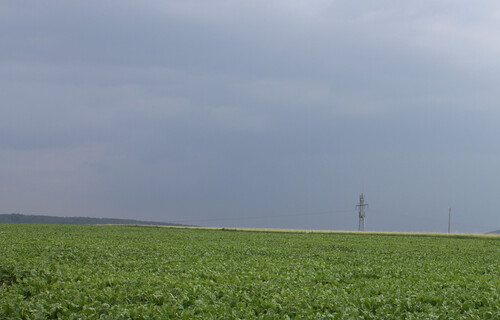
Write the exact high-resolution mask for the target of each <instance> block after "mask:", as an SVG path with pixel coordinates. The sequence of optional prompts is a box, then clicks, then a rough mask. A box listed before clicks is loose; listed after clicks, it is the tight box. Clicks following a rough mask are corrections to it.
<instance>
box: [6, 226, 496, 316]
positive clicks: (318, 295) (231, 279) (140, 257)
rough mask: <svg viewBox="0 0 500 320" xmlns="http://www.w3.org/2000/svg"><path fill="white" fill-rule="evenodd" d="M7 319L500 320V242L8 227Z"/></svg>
mask: <svg viewBox="0 0 500 320" xmlns="http://www.w3.org/2000/svg"><path fill="white" fill-rule="evenodd" d="M0 282H1V285H0V308H1V309H0V319H56V318H60V319H141V318H144V319H178V318H180V319H240V318H241V319H288V318H290V319H500V238H498V237H490V238H488V237H467V236H462V237H446V236H416V235H376V234H364V235H360V234H342V233H330V234H319V233H297V232H295V233H292V232H289V233H287V232H280V233H277V232H244V231H228V230H196V229H180V228H160V227H131V226H69V225H66V226H62V225H16V224H0Z"/></svg>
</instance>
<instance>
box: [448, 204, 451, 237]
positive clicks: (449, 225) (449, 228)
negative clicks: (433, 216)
mask: <svg viewBox="0 0 500 320" xmlns="http://www.w3.org/2000/svg"><path fill="white" fill-rule="evenodd" d="M450 230H451V208H448V233H450Z"/></svg>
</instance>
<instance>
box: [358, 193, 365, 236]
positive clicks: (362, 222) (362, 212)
mask: <svg viewBox="0 0 500 320" xmlns="http://www.w3.org/2000/svg"><path fill="white" fill-rule="evenodd" d="M365 207H368V204H367V203H366V204H365V196H364V195H363V194H360V195H359V204H358V205H357V206H356V209H358V208H359V229H358V230H359V231H365Z"/></svg>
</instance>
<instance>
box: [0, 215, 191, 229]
mask: <svg viewBox="0 0 500 320" xmlns="http://www.w3.org/2000/svg"><path fill="white" fill-rule="evenodd" d="M0 223H40V224H140V225H155V226H183V225H181V224H176V223H167V222H155V221H140V220H132V219H113V218H88V217H54V216H38V215H24V214H19V213H11V214H0Z"/></svg>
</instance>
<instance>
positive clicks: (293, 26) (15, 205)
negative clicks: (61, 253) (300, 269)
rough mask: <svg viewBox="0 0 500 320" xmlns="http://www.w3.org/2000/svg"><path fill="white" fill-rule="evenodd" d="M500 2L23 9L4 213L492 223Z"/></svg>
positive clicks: (433, 226)
mask: <svg viewBox="0 0 500 320" xmlns="http://www.w3.org/2000/svg"><path fill="white" fill-rule="evenodd" d="M499 8H500V7H499V5H497V4H496V3H495V2H493V1H481V4H477V5H474V6H472V5H470V4H469V3H466V2H456V1H454V2H451V1H439V2H437V3H436V2H430V1H424V2H419V3H418V4H407V3H396V2H393V1H375V2H370V3H368V4H367V3H363V4H361V3H359V2H355V1H354V2H353V1H312V2H308V3H307V4H305V3H303V2H298V1H297V2H295V1H286V2H285V1H262V2H252V3H240V2H228V1H215V2H211V3H205V2H202V1H168V2H166V3H165V2H161V1H158V2H155V1H152V2H148V3H147V4H145V3H140V4H139V3H136V2H132V1H119V2H118V1H101V2H99V3H97V2H86V3H79V4H74V3H69V2H65V1H53V2H50V3H39V2H31V3H30V2H26V3H19V2H13V1H7V2H5V3H3V4H2V5H1V6H0V9H1V10H0V12H2V13H1V14H0V15H1V19H0V21H1V22H0V27H1V28H2V30H4V31H5V32H3V33H2V35H0V40H1V41H0V74H2V77H0V92H1V93H2V100H1V102H0V113H1V117H0V152H1V154H2V157H1V159H0V165H1V168H0V177H1V178H2V179H1V182H0V185H1V190H2V192H1V194H2V195H1V196H0V197H1V198H0V200H1V201H0V203H2V204H1V205H0V210H1V211H3V212H13V211H21V212H25V213H44V214H57V215H86V216H112V217H124V218H140V219H149V220H163V221H179V222H182V221H185V222H186V223H193V224H203V225H224V226H230V225H234V226H259V227H265V226H268V227H293V228H335V229H354V228H355V227H356V214H355V212H354V204H355V203H356V201H357V197H358V194H359V193H360V192H362V191H363V190H364V192H365V193H366V196H367V199H368V201H369V202H370V205H371V207H370V211H368V215H369V219H368V223H369V224H368V226H369V227H370V228H372V229H376V230H410V231H444V230H446V222H447V221H446V218H447V208H448V206H452V207H454V215H456V221H455V222H456V225H455V229H454V230H456V231H463V232H479V231H488V228H490V227H491V228H492V229H495V227H494V226H492V225H491V221H493V222H494V223H496V224H499V223H500V221H498V215H497V214H496V213H495V212H492V211H491V210H490V208H491V207H494V199H495V194H496V193H497V190H498V183H497V181H499V180H498V179H497V178H498V173H497V172H500V170H498V169H499V168H498V163H499V162H498V160H499V157H500V149H499V147H498V144H497V143H496V142H495V137H497V136H498V135H499V129H498V126H497V123H496V122H497V121H496V119H498V117H499V116H500V114H499V111H498V108H496V102H497V101H498V98H499V93H498V92H500V91H499V90H498V85H499V84H500V83H499V81H498V79H497V77H496V73H497V71H498V68H499V66H500V65H499V61H500V59H499V58H498V57H499V56H500V55H499V54H498V53H499V52H498V51H499V49H500V45H499V42H498V41H497V40H496V38H497V37H496V30H498V24H499V20H498V17H499V13H500V11H499ZM345 209H349V210H351V209H352V212H351V213H332V214H313V215H309V216H308V215H306V214H308V213H309V214H311V213H321V212H324V211H325V210H327V211H328V210H335V211H337V210H341V211H342V210H345ZM286 214H304V215H296V216H288V217H275V216H279V215H286ZM260 216H267V217H268V218H255V217H260ZM219 218H220V220H219ZM496 229H498V226H497V227H496Z"/></svg>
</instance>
